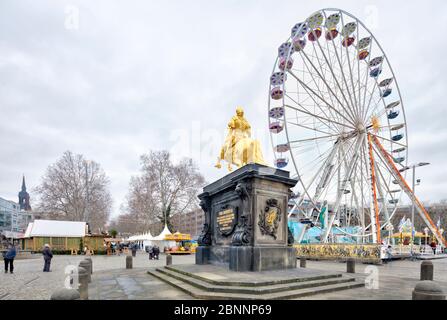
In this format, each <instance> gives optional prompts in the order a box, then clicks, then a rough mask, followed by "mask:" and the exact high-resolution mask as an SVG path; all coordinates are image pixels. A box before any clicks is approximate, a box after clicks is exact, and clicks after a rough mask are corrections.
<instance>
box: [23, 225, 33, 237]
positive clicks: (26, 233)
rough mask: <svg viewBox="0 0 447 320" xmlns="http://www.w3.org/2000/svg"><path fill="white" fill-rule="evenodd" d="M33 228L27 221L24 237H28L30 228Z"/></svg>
mask: <svg viewBox="0 0 447 320" xmlns="http://www.w3.org/2000/svg"><path fill="white" fill-rule="evenodd" d="M32 229H33V223H32V222H30V223H28V227H26V231H25V236H24V238H30V237H31V230H32Z"/></svg>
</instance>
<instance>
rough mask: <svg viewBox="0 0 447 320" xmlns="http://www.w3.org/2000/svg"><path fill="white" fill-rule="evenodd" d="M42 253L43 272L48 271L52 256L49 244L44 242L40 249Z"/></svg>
mask: <svg viewBox="0 0 447 320" xmlns="http://www.w3.org/2000/svg"><path fill="white" fill-rule="evenodd" d="M42 254H43V260H44V262H45V264H44V266H43V272H50V264H51V259H52V258H53V252H51V249H50V246H49V245H48V244H46V245H45V246H44V248H43V251H42Z"/></svg>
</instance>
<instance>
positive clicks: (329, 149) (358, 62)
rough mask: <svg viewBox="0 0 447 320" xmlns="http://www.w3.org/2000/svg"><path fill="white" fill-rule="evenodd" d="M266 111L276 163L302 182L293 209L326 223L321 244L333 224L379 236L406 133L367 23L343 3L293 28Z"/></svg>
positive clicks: (395, 194) (386, 66)
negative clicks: (343, 7) (323, 216)
mask: <svg viewBox="0 0 447 320" xmlns="http://www.w3.org/2000/svg"><path fill="white" fill-rule="evenodd" d="M268 118H269V130H270V134H271V141H272V146H273V149H274V152H275V165H276V167H278V168H285V169H286V170H288V171H290V172H291V173H292V176H294V177H295V178H297V179H299V183H298V184H297V186H296V187H295V188H296V190H294V192H295V193H296V194H297V195H298V196H297V197H296V199H295V206H294V209H292V210H298V209H299V210H298V211H299V214H300V215H301V216H302V218H303V219H307V220H309V221H311V222H312V223H313V224H316V225H319V226H320V228H321V229H322V230H324V233H323V235H322V241H325V242H327V241H328V237H329V235H330V232H331V230H332V228H338V229H339V230H340V231H341V232H343V233H344V234H346V235H347V236H351V237H354V238H358V239H364V241H368V240H366V239H372V241H373V242H380V230H384V229H387V228H388V229H387V230H389V228H390V227H391V219H392V218H393V215H394V214H395V212H396V209H397V206H398V204H399V201H400V198H401V194H402V191H403V189H404V186H403V182H402V181H401V180H403V181H404V178H403V176H404V175H405V172H403V171H404V170H403V169H404V168H405V167H406V166H407V158H408V140H407V123H406V118H405V111H404V105H403V102H402V97H401V94H400V91H399V86H398V83H397V79H396V77H395V75H394V73H393V70H392V67H391V64H390V62H389V61H388V58H387V56H386V54H385V53H384V51H383V50H382V47H381V46H380V44H379V43H378V41H377V39H376V38H375V37H374V35H373V34H372V33H371V32H370V31H369V30H368V28H367V27H366V26H365V25H364V24H363V23H362V22H361V21H360V20H359V19H357V18H356V17H354V16H353V15H351V14H349V13H348V12H345V11H343V10H340V9H323V10H320V11H318V12H316V13H314V14H312V15H311V16H309V17H308V18H307V19H306V20H304V21H303V22H300V23H297V24H296V25H294V26H293V27H292V28H291V34H290V37H289V38H288V39H287V40H286V41H285V42H284V43H282V44H280V46H279V48H278V57H277V59H276V61H275V64H274V68H273V72H272V75H271V77H270V89H269V103H268ZM390 159H391V160H390ZM390 162H392V163H390ZM399 170H400V171H401V172H402V175H401V174H400V173H399V172H398V171H399ZM401 178H402V179H401ZM323 213H324V214H326V216H325V218H324V219H321V218H322V216H321V215H322V214H323ZM342 226H345V227H346V226H347V227H349V226H356V227H357V228H356V229H352V228H351V229H347V228H345V229H343V228H341V227H342ZM347 230H350V231H347ZM353 230H354V231H353ZM369 241H371V240H369Z"/></svg>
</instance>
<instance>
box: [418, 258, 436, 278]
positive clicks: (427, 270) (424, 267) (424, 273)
mask: <svg viewBox="0 0 447 320" xmlns="http://www.w3.org/2000/svg"><path fill="white" fill-rule="evenodd" d="M433 271H434V270H433V263H432V262H431V261H422V263H421V281H423V280H433V273H434V272H433Z"/></svg>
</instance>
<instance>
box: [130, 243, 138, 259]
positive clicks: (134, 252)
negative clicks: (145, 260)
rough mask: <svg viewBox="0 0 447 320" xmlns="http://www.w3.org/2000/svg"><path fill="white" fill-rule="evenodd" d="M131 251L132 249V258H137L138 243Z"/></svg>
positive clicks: (133, 245)
mask: <svg viewBox="0 0 447 320" xmlns="http://www.w3.org/2000/svg"><path fill="white" fill-rule="evenodd" d="M131 249H132V257H136V256H137V244H136V243H134V244H132V246H131Z"/></svg>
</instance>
